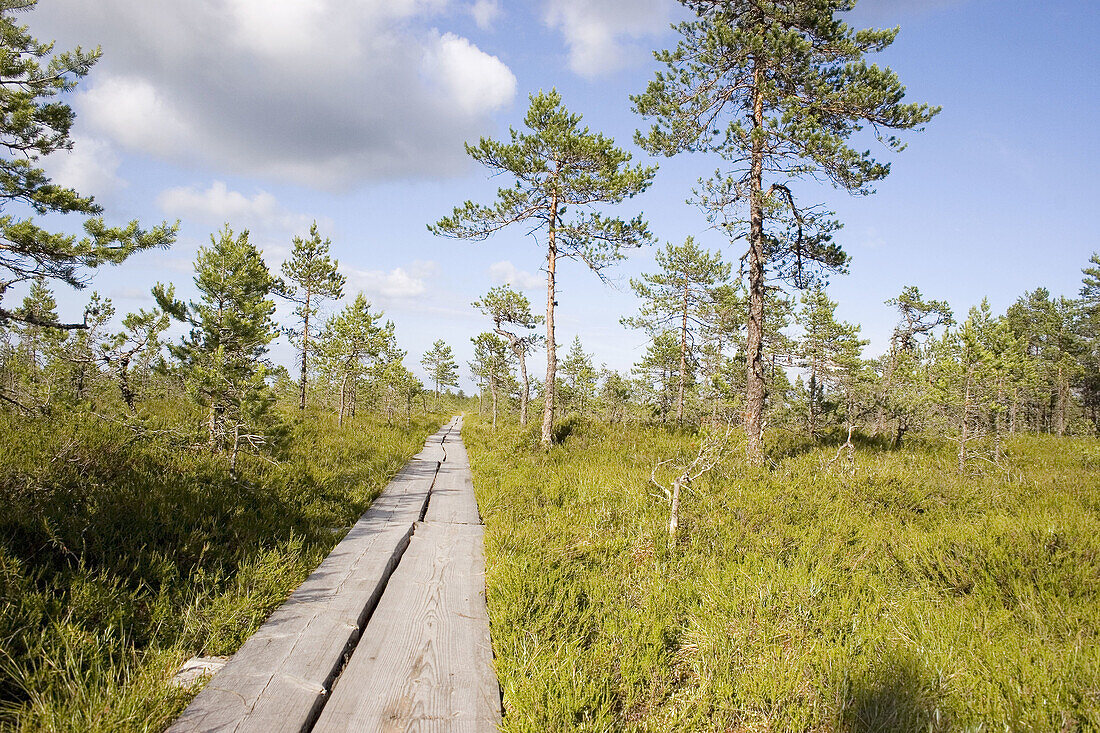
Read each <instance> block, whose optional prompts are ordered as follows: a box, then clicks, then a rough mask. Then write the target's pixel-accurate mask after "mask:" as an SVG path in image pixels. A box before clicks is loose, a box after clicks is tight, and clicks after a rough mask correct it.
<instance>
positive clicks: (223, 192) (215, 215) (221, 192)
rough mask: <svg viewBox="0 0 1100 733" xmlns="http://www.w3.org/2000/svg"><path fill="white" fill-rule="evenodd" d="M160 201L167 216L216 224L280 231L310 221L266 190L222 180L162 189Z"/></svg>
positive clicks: (290, 229) (237, 227) (158, 198)
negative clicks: (246, 189) (250, 190)
mask: <svg viewBox="0 0 1100 733" xmlns="http://www.w3.org/2000/svg"><path fill="white" fill-rule="evenodd" d="M157 203H158V204H159V205H160V208H161V209H162V210H163V211H164V213H165V214H166V215H168V216H176V217H179V218H181V219H194V220H196V221H199V222H201V223H203V224H213V225H221V224H224V223H225V222H229V223H230V225H231V226H233V227H234V228H235V229H245V228H247V229H251V230H253V231H256V230H262V231H275V232H280V233H281V232H284V231H298V230H304V229H306V228H307V227H308V226H309V223H310V220H309V219H308V217H306V216H304V215H301V214H292V213H290V212H288V211H284V210H283V209H282V208H281V207H280V206H279V202H278V201H277V200H276V199H275V197H274V196H272V195H271V194H270V193H268V192H266V191H259V192H257V193H256V194H254V195H252V196H246V195H245V194H243V193H240V192H239V191H231V190H230V189H229V187H228V186H226V184H225V183H223V182H222V181H214V183H212V184H211V185H210V187H209V188H207V189H199V188H194V187H190V186H181V187H178V188H169V189H167V190H165V191H162V192H161V194H160V195H159V196H158V197H157Z"/></svg>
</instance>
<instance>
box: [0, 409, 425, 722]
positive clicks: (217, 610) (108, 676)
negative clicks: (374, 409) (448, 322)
mask: <svg viewBox="0 0 1100 733" xmlns="http://www.w3.org/2000/svg"><path fill="white" fill-rule="evenodd" d="M187 409H189V408H187V406H186V405H181V404H177V403H171V402H165V403H163V404H159V405H156V406H155V412H156V417H155V419H154V418H150V419H151V420H152V421H153V422H154V423H156V424H157V425H165V426H172V425H180V424H187V421H186V420H185V419H183V418H184V417H185V415H183V414H174V412H173V411H178V412H180V413H182V412H184V411H186V410H187ZM289 417H290V419H291V420H294V421H295V422H294V423H293V425H292V427H291V430H290V434H289V436H288V437H287V440H286V441H285V443H286V446H285V448H284V449H282V450H280V451H279V452H278V453H277V455H276V457H277V458H278V459H279V463H278V465H275V464H272V463H270V462H267V461H264V460H259V459H257V458H250V459H249V458H242V461H241V465H240V466H239V475H238V476H237V477H236V478H234V477H231V476H230V473H229V471H228V467H227V465H226V461H225V459H224V458H221V457H213V456H210V455H207V454H205V453H204V452H202V451H194V450H187V449H185V448H181V447H180V445H179V441H178V437H179V436H178V435H177V436H174V437H173V438H172V439H161V438H153V439H150V438H149V437H148V436H146V437H143V438H142V439H135V436H134V434H133V433H132V432H131V431H130V430H129V429H128V428H125V427H122V426H119V425H114V424H110V423H106V422H103V421H99V420H95V419H89V418H87V417H85V416H81V415H75V414H74V415H71V416H64V415H58V414H55V415H53V416H52V417H51V418H50V419H49V421H48V422H47V421H46V420H29V419H25V418H20V417H17V416H13V415H11V414H8V413H3V412H0V591H2V602H0V729H13V730H55V731H126V730H160V729H163V728H164V727H165V726H166V725H167V724H168V723H169V722H170V721H171V720H172V719H173V718H174V717H175V716H176V715H177V714H178V713H179V712H180V710H182V708H183V706H184V705H185V704H186V702H187V700H188V699H189V697H190V696H191V695H192V694H193V693H194V691H193V690H190V691H180V690H177V689H174V688H172V687H171V686H170V685H169V684H168V681H169V680H170V678H171V677H172V675H173V674H174V673H175V671H176V670H177V669H178V668H179V666H180V664H181V663H182V662H183V661H184V660H185V659H187V658H188V657H190V656H192V655H196V654H203V655H216V654H217V655H225V654H230V653H232V652H233V651H234V650H235V649H236V648H237V647H239V646H240V644H241V643H242V642H243V641H244V640H245V639H246V638H247V637H248V636H249V635H250V634H251V633H252V632H253V631H254V630H255V629H256V628H257V627H258V626H259V625H260V624H261V623H262V622H263V620H264V619H265V618H266V617H267V615H268V614H270V612H271V611H272V610H273V609H274V608H275V607H276V606H277V605H278V604H279V603H281V602H282V601H283V600H284V599H285V598H286V596H287V595H288V594H289V593H290V592H291V591H292V590H293V589H294V588H295V587H297V586H298V585H299V584H300V583H301V582H302V580H304V579H305V577H306V576H307V575H308V574H309V573H310V572H311V571H312V570H313V569H314V568H315V567H316V566H317V564H318V563H320V561H321V560H322V559H323V558H324V556H325V555H326V554H327V553H328V552H329V551H330V550H331V548H332V547H333V546H334V545H335V543H336V542H337V541H338V540H339V539H340V537H341V536H342V534H343V532H342V530H343V528H346V527H348V526H350V525H351V524H352V523H354V521H355V520H356V518H357V517H358V516H359V515H360V514H361V513H362V512H363V511H364V510H365V509H366V508H367V507H368V506H369V504H370V501H371V500H372V499H373V497H374V496H376V495H377V493H378V492H379V491H380V490H381V488H382V487H383V486H384V485H385V484H386V482H387V481H388V479H389V478H390V477H391V476H392V475H393V474H394V473H396V472H397V471H398V470H400V468H401V467H402V466H403V465H404V464H405V463H406V461H407V460H408V458H409V457H410V456H411V455H412V454H414V453H416V452H417V451H418V450H419V449H420V448H421V447H422V446H423V443H424V439H425V437H426V436H427V435H428V434H429V433H431V432H432V431H434V430H435V429H436V428H437V427H438V425H439V424H441V422H442V419H441V418H440V417H427V418H425V417H421V418H417V419H414V421H413V423H412V424H411V426H409V427H406V426H405V425H404V424H398V425H389V424H387V423H386V422H385V421H383V420H380V419H378V418H375V417H372V416H359V417H356V418H353V419H352V420H351V421H349V422H348V423H346V424H345V427H344V428H343V429H337V427H336V425H335V420H334V418H332V417H331V416H329V415H325V414H317V413H310V414H308V415H307V416H306V417H305V418H304V419H296V415H291V416H289ZM154 427H156V425H154Z"/></svg>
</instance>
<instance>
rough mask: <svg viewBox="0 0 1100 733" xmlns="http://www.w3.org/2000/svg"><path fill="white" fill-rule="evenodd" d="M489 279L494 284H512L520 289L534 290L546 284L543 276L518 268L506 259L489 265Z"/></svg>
mask: <svg viewBox="0 0 1100 733" xmlns="http://www.w3.org/2000/svg"><path fill="white" fill-rule="evenodd" d="M489 279H490V280H492V282H493V284H494V285H514V286H515V287H518V288H519V289H520V290H535V289H537V288H540V287H545V286H546V281H545V280H544V279H543V278H541V277H540V276H538V275H532V274H531V273H529V272H526V271H524V270H521V269H519V268H518V267H516V266H515V265H513V264H512V263H511V262H509V261H508V260H502V261H500V262H494V263H493V264H491V265H489Z"/></svg>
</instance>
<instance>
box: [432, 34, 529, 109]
mask: <svg viewBox="0 0 1100 733" xmlns="http://www.w3.org/2000/svg"><path fill="white" fill-rule="evenodd" d="M421 68H422V69H423V71H424V73H425V75H426V76H427V77H428V78H429V79H434V80H436V82H437V83H438V84H439V86H440V87H441V88H442V89H443V91H444V93H445V94H446V96H447V98H448V99H449V100H450V101H451V102H452V103H453V104H454V105H455V106H456V107H457V108H458V109H459V110H461V111H462V112H463V113H464V114H466V115H476V114H477V113H478V111H479V110H496V109H500V108H501V107H503V106H504V105H506V104H507V103H508V102H510V101H512V98H513V97H515V96H516V77H515V75H514V74H512V72H511V70H510V69H509V68H508V67H507V66H505V65H504V64H503V63H502V62H501V60H500V59H498V58H497V57H496V56H490V55H489V54H487V53H485V52H483V51H481V50H480V49H479V48H478V47H477V46H475V45H473V44H472V43H470V42H469V41H467V40H466V39H465V38H459V37H458V36H456V35H454V34H453V33H444V34H443V35H442V36H439V37H438V38H437V39H436V41H435V43H433V44H432V46H431V47H430V49H429V51H428V52H427V53H426V54H425V56H424V62H423V64H422V66H421Z"/></svg>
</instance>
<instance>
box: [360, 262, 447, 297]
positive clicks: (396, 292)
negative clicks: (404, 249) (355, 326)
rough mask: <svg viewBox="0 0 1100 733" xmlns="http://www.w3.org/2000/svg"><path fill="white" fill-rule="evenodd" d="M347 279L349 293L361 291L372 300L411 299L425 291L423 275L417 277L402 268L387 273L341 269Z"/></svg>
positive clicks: (425, 285)
mask: <svg viewBox="0 0 1100 733" xmlns="http://www.w3.org/2000/svg"><path fill="white" fill-rule="evenodd" d="M341 269H342V270H343V272H344V274H345V275H347V278H348V285H349V286H350V287H349V288H348V290H349V291H350V292H353V293H354V292H356V291H362V292H364V293H366V294H367V296H369V297H370V298H371V299H372V300H380V301H389V300H401V299H403V298H413V297H416V296H417V295H421V294H423V293H424V292H425V291H426V290H427V289H428V286H427V283H425V282H424V277H425V276H424V275H421V276H420V277H417V276H415V275H413V274H412V273H410V272H409V271H407V270H406V269H405V268H403V267H396V268H394V269H392V270H390V271H389V272H383V271H382V270H359V269H355V268H341Z"/></svg>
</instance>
